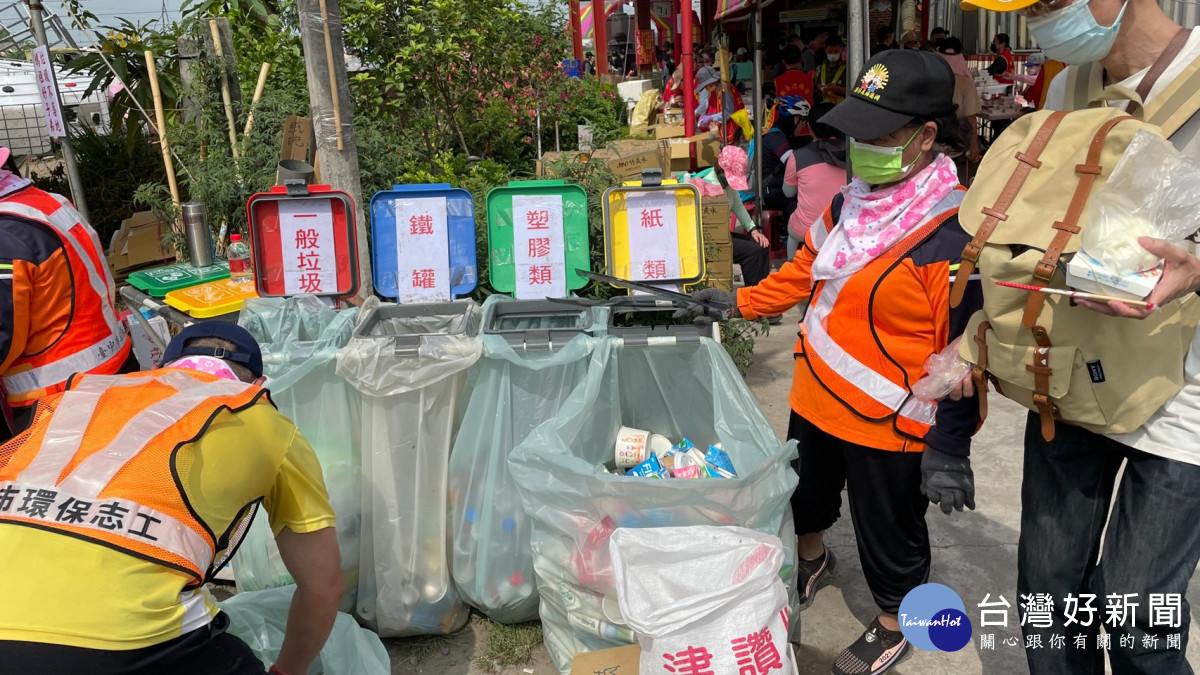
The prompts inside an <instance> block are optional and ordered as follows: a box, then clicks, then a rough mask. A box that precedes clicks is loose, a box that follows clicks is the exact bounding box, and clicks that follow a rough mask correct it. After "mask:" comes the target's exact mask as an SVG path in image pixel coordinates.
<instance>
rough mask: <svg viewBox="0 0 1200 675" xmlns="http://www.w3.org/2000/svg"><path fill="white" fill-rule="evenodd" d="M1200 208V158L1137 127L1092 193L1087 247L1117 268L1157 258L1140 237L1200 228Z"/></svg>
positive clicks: (1122, 270)
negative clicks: (1198, 223) (1199, 216)
mask: <svg viewBox="0 0 1200 675" xmlns="http://www.w3.org/2000/svg"><path fill="white" fill-rule="evenodd" d="M1197 212H1200V163H1197V162H1196V161H1195V160H1193V159H1191V158H1190V157H1188V156H1186V155H1184V154H1183V153H1181V152H1179V151H1178V150H1176V149H1175V146H1173V145H1171V142H1170V141H1168V140H1167V139H1165V138H1163V137H1161V136H1156V135H1154V134H1151V133H1149V132H1147V131H1144V130H1143V131H1139V132H1137V133H1136V134H1134V136H1133V141H1132V142H1131V143H1130V144H1129V146H1128V147H1126V148H1125V152H1124V153H1123V154H1122V155H1121V159H1120V160H1119V161H1118V162H1117V166H1116V167H1115V168H1113V171H1112V174H1111V175H1110V176H1109V177H1108V181H1107V182H1106V183H1105V184H1104V185H1102V186H1101V187H1100V189H1098V190H1096V193H1095V194H1093V195H1092V196H1091V198H1090V199H1088V219H1087V227H1085V228H1083V240H1082V244H1083V249H1084V250H1085V251H1086V252H1087V254H1088V255H1089V256H1091V257H1092V258H1095V259H1096V260H1099V261H1100V262H1101V263H1103V264H1104V266H1105V267H1106V268H1111V269H1112V271H1114V272H1115V273H1117V274H1121V275H1126V274H1133V273H1135V272H1137V271H1138V270H1143V269H1150V268H1152V267H1154V266H1156V265H1158V264H1159V262H1160V260H1159V258H1158V256H1156V255H1154V254H1153V253H1150V252H1149V251H1147V250H1145V249H1144V248H1142V247H1141V245H1140V244H1138V237H1158V238H1160V239H1166V240H1167V241H1170V242H1172V243H1176V244H1178V243H1179V242H1181V241H1183V239H1184V238H1185V237H1187V236H1189V235H1191V234H1192V233H1193V232H1195V231H1196V213H1197Z"/></svg>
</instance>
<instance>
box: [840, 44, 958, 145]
mask: <svg viewBox="0 0 1200 675" xmlns="http://www.w3.org/2000/svg"><path fill="white" fill-rule="evenodd" d="M953 111H954V71H952V70H950V64H948V63H946V59H944V58H942V57H941V55H940V54H936V53H933V52H925V51H916V50H911V49H909V50H898V49H889V50H888V51H885V52H880V53H879V54H877V55H876V56H874V57H872V58H871V59H870V60H869V61H867V63H866V65H865V66H863V69H862V72H860V73H859V74H858V77H857V78H855V79H854V80H853V81H852V82H851V83H850V87H849V91H848V92H847V95H846V100H844V101H842V102H841V103H839V104H838V105H837V107H836V108H834V109H833V110H831V111H830V112H829V114H828V115H825V116H824V117H822V118H821V123H822V124H828V125H829V126H831V127H833V128H835V129H837V130H838V131H841V132H842V133H844V134H846V135H847V136H850V137H853V138H860V139H863V140H870V139H874V138H880V137H883V136H887V135H888V134H890V133H892V132H893V131H895V130H897V129H899V128H900V127H902V126H904V125H906V124H908V123H909V122H912V121H913V119H915V118H918V117H921V118H929V117H940V116H942V115H949V114H950V113H952V112H953Z"/></svg>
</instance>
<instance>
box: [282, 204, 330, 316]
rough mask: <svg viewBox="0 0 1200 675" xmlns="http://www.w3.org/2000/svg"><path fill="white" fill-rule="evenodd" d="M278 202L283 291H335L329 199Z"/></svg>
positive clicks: (320, 292) (321, 293)
mask: <svg viewBox="0 0 1200 675" xmlns="http://www.w3.org/2000/svg"><path fill="white" fill-rule="evenodd" d="M278 204H279V239H280V243H281V244H282V245H283V292H284V294H286V295H299V294H301V293H312V294H314V295H326V294H330V293H336V292H337V256H336V255H335V251H334V244H333V206H332V204H330V202H329V200H328V199H284V200H280V201H279V202H278Z"/></svg>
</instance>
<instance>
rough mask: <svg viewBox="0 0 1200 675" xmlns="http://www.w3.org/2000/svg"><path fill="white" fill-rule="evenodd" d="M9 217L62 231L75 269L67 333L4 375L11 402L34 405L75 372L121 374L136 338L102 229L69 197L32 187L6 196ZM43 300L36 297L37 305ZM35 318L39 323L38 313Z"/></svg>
mask: <svg viewBox="0 0 1200 675" xmlns="http://www.w3.org/2000/svg"><path fill="white" fill-rule="evenodd" d="M5 215H9V216H15V217H17V218H24V219H26V220H32V221H36V222H38V223H42V224H44V225H46V226H48V227H49V228H50V229H51V230H52V231H53V232H54V233H55V234H57V235H58V238H59V240H61V241H62V245H63V251H64V252H65V253H66V255H67V260H68V261H69V262H70V269H71V279H70V281H69V282H64V284H63V285H64V286H66V285H68V283H69V285H70V286H71V290H72V293H71V298H72V308H71V320H70V323H69V325H68V327H67V329H66V331H65V332H64V333H63V334H62V336H61V337H60V338H58V340H57V341H55V342H54V344H53V345H52V346H51V347H50V348H49V349H46V350H45V351H42V352H40V353H37V354H31V355H21V356H19V357H17V359H16V360H15V361H13V363H12V365H11V366H10V368H9V369H8V371H7V372H5V373H3V377H0V384H2V385H3V387H4V391H5V393H7V395H8V402H9V404H10V405H13V406H26V405H32V404H34V403H36V402H37V400H38V399H39V398H42V397H43V396H47V395H49V394H53V393H56V392H60V391H62V390H63V389H64V388H65V384H66V381H67V379H68V378H69V377H71V376H72V375H74V374H75V373H97V374H103V375H111V374H113V373H116V372H117V371H118V370H119V369H120V368H121V366H122V365H123V364H124V363H125V359H126V358H128V356H129V349H130V342H129V336H128V335H127V334H126V332H125V328H124V327H123V326H122V325H121V322H120V321H119V320H118V319H117V313H116V304H115V301H116V291H115V289H116V285H115V284H114V283H113V278H112V273H111V272H109V269H108V263H107V261H106V260H105V259H104V255H103V251H104V248H103V247H102V246H101V245H100V241H99V239H98V238H97V237H96V231H95V230H93V229H92V228H91V227H89V226H88V225H87V224H85V223H84V222H83V217H82V216H81V215H80V214H79V212H78V211H76V210H75V209H74V208H73V207H72V206H71V204H70V202H68V201H67V200H66V199H64V198H63V197H60V196H58V195H55V194H51V193H49V192H45V191H43V190H39V189H37V188H32V187H29V188H25V189H23V190H19V191H17V192H15V193H13V194H11V195H8V196H7V197H5V198H4V199H2V200H0V217H3V216H5ZM38 301H39V298H37V297H35V298H34V299H33V302H34V303H35V305H34V306H35V307H36V303H37V302H38ZM30 320H31V321H33V322H35V324H36V322H37V321H38V314H37V313H36V312H34V314H33V316H31V317H30ZM34 332H36V329H35V331H34Z"/></svg>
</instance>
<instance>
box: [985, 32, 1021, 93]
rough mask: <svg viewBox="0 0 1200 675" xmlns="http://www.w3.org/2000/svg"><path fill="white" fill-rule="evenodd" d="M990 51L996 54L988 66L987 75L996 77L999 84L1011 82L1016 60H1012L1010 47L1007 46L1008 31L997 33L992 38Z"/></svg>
mask: <svg viewBox="0 0 1200 675" xmlns="http://www.w3.org/2000/svg"><path fill="white" fill-rule="evenodd" d="M992 53H993V54H995V55H996V58H995V60H993V61H992V65H990V66H988V69H987V71H988V75H991V76H992V77H994V78H996V81H997V82H999V83H1001V84H1012V83H1013V75H1014V74H1015V73H1016V71H1015V68H1016V62H1014V61H1013V53H1012V48H1011V47H1010V46H1009V40H1008V33H997V34H996V37H994V38H992Z"/></svg>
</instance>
